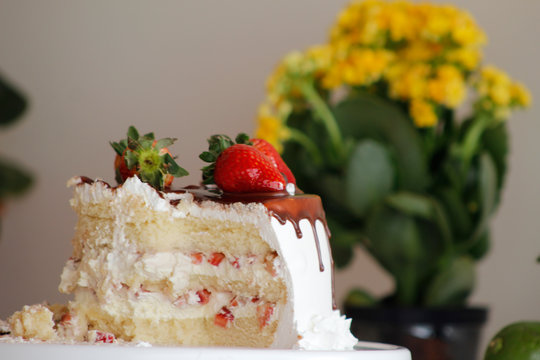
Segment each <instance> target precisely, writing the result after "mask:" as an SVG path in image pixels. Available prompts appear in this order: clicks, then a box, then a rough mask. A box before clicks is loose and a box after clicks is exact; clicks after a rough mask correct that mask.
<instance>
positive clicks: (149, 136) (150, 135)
mask: <svg viewBox="0 0 540 360" xmlns="http://www.w3.org/2000/svg"><path fill="white" fill-rule="evenodd" d="M142 137H144V138H147V139H150V140H154V139H155V138H156V137H155V135H154V133H153V132H149V133H147V134H144V135H143V136H142Z"/></svg>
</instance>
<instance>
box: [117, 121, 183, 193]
mask: <svg viewBox="0 0 540 360" xmlns="http://www.w3.org/2000/svg"><path fill="white" fill-rule="evenodd" d="M175 141H176V139H175V138H163V139H159V140H156V139H155V136H154V133H147V134H145V135H143V136H140V135H139V132H138V131H137V129H136V128H135V127H134V126H130V127H129V129H128V131H127V138H126V139H122V140H120V141H118V142H110V144H111V146H112V148H113V149H114V151H115V152H116V154H117V155H118V156H119V157H121V158H122V162H123V164H122V163H120V164H117V165H116V166H117V167H122V166H123V165H125V167H126V168H127V169H125V170H123V169H118V168H117V169H116V170H117V171H116V175H117V176H116V180H117V181H118V183H122V182H123V181H125V179H126V178H127V177H129V176H130V174H131V173H134V174H136V175H137V176H138V177H139V178H140V179H141V181H143V182H146V183H148V184H150V185H151V186H152V187H154V188H156V189H158V190H163V189H164V188H167V187H169V186H170V182H171V181H172V178H171V176H173V177H182V176H186V175H189V173H188V171H187V170H185V169H184V168H182V167H180V166H179V165H178V164H177V163H176V161H175V160H174V159H175V158H173V157H172V156H171V154H170V152H169V150H168V148H167V147H168V146H170V145H172V144H174V142H175Z"/></svg>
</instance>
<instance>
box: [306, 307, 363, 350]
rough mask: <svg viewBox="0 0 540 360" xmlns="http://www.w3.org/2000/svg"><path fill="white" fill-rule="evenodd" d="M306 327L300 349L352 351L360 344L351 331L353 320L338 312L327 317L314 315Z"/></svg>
mask: <svg viewBox="0 0 540 360" xmlns="http://www.w3.org/2000/svg"><path fill="white" fill-rule="evenodd" d="M304 325H305V328H304V329H303V330H302V332H301V336H302V338H301V339H300V340H299V341H298V344H297V346H296V347H297V348H298V349H302V350H350V349H352V348H353V346H354V345H355V344H356V343H357V342H358V340H357V339H356V338H355V337H354V336H353V335H352V334H351V332H350V331H349V328H350V326H351V319H345V316H344V315H341V314H340V313H339V311H337V310H335V311H333V312H332V313H331V314H330V315H326V316H322V315H312V316H311V319H310V321H309V322H308V323H307V324H304Z"/></svg>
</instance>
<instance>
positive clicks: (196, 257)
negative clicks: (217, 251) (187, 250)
mask: <svg viewBox="0 0 540 360" xmlns="http://www.w3.org/2000/svg"><path fill="white" fill-rule="evenodd" d="M202 261H203V253H200V252H196V253H192V254H191V263H192V264H195V265H199V264H200V263H202Z"/></svg>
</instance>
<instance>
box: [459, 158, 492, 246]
mask: <svg viewBox="0 0 540 360" xmlns="http://www.w3.org/2000/svg"><path fill="white" fill-rule="evenodd" d="M479 173H480V174H479V181H478V194H479V196H480V199H479V205H480V218H479V220H478V222H477V226H476V228H475V229H474V232H473V234H472V236H471V238H470V239H469V240H468V241H467V243H466V244H465V246H466V248H465V250H467V251H468V250H469V248H470V247H472V246H474V245H475V244H476V242H477V241H479V239H480V238H481V236H482V234H483V233H484V232H485V231H486V230H487V229H488V226H489V221H490V220H491V216H492V214H493V213H494V211H495V208H496V204H497V173H496V170H495V164H494V163H493V160H492V158H491V156H490V155H489V154H488V153H485V152H484V153H482V154H481V155H480V165H479Z"/></svg>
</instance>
